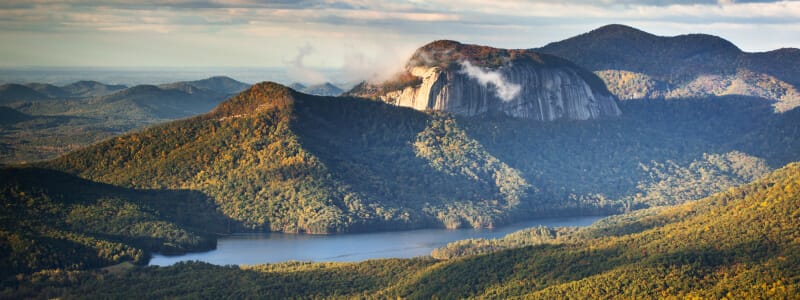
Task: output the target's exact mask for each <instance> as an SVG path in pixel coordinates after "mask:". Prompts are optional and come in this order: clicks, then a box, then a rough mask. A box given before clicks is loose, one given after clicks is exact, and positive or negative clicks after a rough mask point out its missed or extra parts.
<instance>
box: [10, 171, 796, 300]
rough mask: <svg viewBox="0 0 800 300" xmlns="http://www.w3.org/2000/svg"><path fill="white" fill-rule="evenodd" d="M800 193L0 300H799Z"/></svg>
mask: <svg viewBox="0 0 800 300" xmlns="http://www.w3.org/2000/svg"><path fill="white" fill-rule="evenodd" d="M798 191H800V164H798V163H793V164H789V165H787V166H785V167H783V168H781V169H779V170H776V171H774V172H772V173H770V174H768V175H767V176H765V177H763V178H762V179H759V180H756V181H754V182H752V183H750V184H746V185H742V186H739V187H737V188H731V189H729V190H727V191H725V192H722V193H718V194H715V195H713V196H711V197H708V198H706V199H703V200H700V201H696V202H692V203H687V204H683V205H678V206H674V207H660V208H656V209H651V210H647V211H639V212H635V213H629V214H624V215H619V216H614V217H610V218H606V219H603V220H601V221H599V222H596V223H595V224H593V225H592V226H589V227H586V228H583V229H578V230H575V229H550V228H538V229H533V230H526V231H523V232H517V233H513V234H510V235H508V236H507V237H506V238H504V239H502V240H500V243H514V241H513V240H514V239H522V240H527V241H528V242H531V241H533V239H537V238H539V237H544V238H545V239H547V241H546V242H543V243H538V245H535V246H527V247H516V248H505V249H504V250H498V251H496V252H490V253H485V254H482V255H475V256H465V257H460V258H457V259H449V260H437V259H432V258H412V259H382V260H368V261H364V262H358V263H333V262H327V263H310V262H287V263H281V264H266V265H256V266H240V267H236V266H213V265H209V264H205V263H199V262H188V263H179V264H176V265H174V266H170V267H149V268H127V269H125V268H113V269H111V268H109V269H108V270H103V271H76V272H72V273H69V274H68V275H66V274H63V272H62V273H58V272H53V273H44V274H36V275H20V276H17V277H16V279H15V280H16V282H11V283H7V284H6V285H7V286H8V288H6V289H5V290H4V291H3V293H4V294H0V295H2V296H4V297H7V298H34V297H37V296H38V297H42V296H44V295H47V296H48V297H61V298H72V297H82V298H85V297H88V298H93V297H101V298H106V297H110V298H121V297H126V296H129V293H130V292H129V291H130V290H135V291H138V292H137V293H139V294H137V295H138V296H141V297H146V298H155V297H164V296H167V297H171V296H186V297H190V298H224V297H229V296H230V295H237V296H243V297H256V298H281V299H283V298H403V299H432V298H436V299H455V298H459V299H462V298H503V299H507V298H532V299H561V298H566V299H615V298H624V299H634V298H635V299H663V298H729V299H754V298H757V299H771V298H775V299H791V298H794V297H796V295H797V291H798V288H800V265H799V264H800V229H798V227H797V218H798V211H800V192H798ZM559 233H563V234H560V235H557V234H559ZM545 236H546V237H545ZM463 242H467V243H469V242H472V241H463ZM521 242H523V243H525V242H526V241H521ZM531 245H534V243H531ZM189 278H190V279H191V280H189ZM132 279H135V280H132ZM231 281H234V282H237V284H236V285H231V284H230V282H231Z"/></svg>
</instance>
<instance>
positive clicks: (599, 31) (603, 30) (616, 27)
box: [587, 24, 655, 36]
mask: <svg viewBox="0 0 800 300" xmlns="http://www.w3.org/2000/svg"><path fill="white" fill-rule="evenodd" d="M587 34H589V35H643V36H655V35H653V34H650V33H647V32H645V31H642V30H639V29H637V28H634V27H631V26H628V25H623V24H608V25H605V26H601V27H598V28H596V29H594V30H592V31H590V32H589V33H587Z"/></svg>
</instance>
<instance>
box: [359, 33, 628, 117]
mask: <svg viewBox="0 0 800 300" xmlns="http://www.w3.org/2000/svg"><path fill="white" fill-rule="evenodd" d="M398 78H402V79H397V80H396V81H394V82H386V83H382V84H366V83H364V84H361V85H359V86H356V87H355V88H354V89H353V90H352V91H351V92H350V93H349V94H350V95H354V96H361V97H368V98H373V99H380V100H382V101H384V102H387V103H391V104H394V105H398V106H403V107H411V108H414V109H417V110H438V111H447V112H452V113H455V114H458V115H464V116H478V115H483V114H498V113H499V114H505V115H508V116H512V117H518V118H529V119H535V120H541V121H552V120H559V119H568V120H588V119H598V118H607V117H616V116H619V115H620V113H621V112H620V110H619V107H618V106H617V102H616V98H615V97H614V96H613V95H612V94H611V93H609V92H608V90H607V89H606V88H605V85H604V84H603V82H602V81H601V80H600V79H599V78H597V77H596V76H595V75H594V74H592V73H591V72H588V71H586V70H583V69H581V68H579V67H577V66H575V65H574V64H572V63H570V62H568V61H566V60H564V59H560V58H558V57H555V56H549V55H544V54H538V53H535V52H532V51H529V50H504V49H495V48H490V47H484V46H475V45H464V44H460V43H457V42H452V41H437V42H434V43H431V44H428V45H426V46H425V47H422V48H420V49H419V50H417V52H416V53H415V54H414V56H413V57H412V59H411V60H410V61H409V63H408V64H407V65H406V70H405V72H404V74H403V76H401V77H400V76H399V77H398Z"/></svg>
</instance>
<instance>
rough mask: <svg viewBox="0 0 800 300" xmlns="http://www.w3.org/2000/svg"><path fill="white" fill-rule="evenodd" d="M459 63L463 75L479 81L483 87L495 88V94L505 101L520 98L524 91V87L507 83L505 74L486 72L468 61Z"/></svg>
mask: <svg viewBox="0 0 800 300" xmlns="http://www.w3.org/2000/svg"><path fill="white" fill-rule="evenodd" d="M459 63H460V64H461V72H462V73H464V74H467V76H469V77H471V78H473V79H475V80H477V81H478V83H480V84H481V85H482V86H488V85H489V84H491V85H492V86H494V92H495V94H496V95H497V97H499V98H500V99H502V100H503V101H506V102H508V101H511V100H513V99H514V98H516V97H517V96H519V92H520V91H521V90H522V86H520V85H519V84H515V83H511V82H508V81H506V80H505V79H504V78H503V74H500V72H498V71H484V70H482V69H481V68H479V67H477V66H473V65H472V64H471V63H470V62H469V61H466V60H463V61H460V62H459Z"/></svg>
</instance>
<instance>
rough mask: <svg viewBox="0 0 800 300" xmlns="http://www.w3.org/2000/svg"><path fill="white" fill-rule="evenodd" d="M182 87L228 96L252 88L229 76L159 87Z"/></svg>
mask: <svg viewBox="0 0 800 300" xmlns="http://www.w3.org/2000/svg"><path fill="white" fill-rule="evenodd" d="M180 85H190V86H193V87H196V88H199V89H204V90H208V91H213V92H217V93H220V94H226V95H233V94H237V93H239V92H241V91H244V90H246V89H247V88H248V87H250V85H249V84H246V83H244V82H240V81H237V80H235V79H233V78H230V77H227V76H214V77H209V78H206V79H201V80H194V81H181V82H176V83H171V84H164V85H160V86H159V87H161V88H166V89H170V88H175V87H176V86H180Z"/></svg>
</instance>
